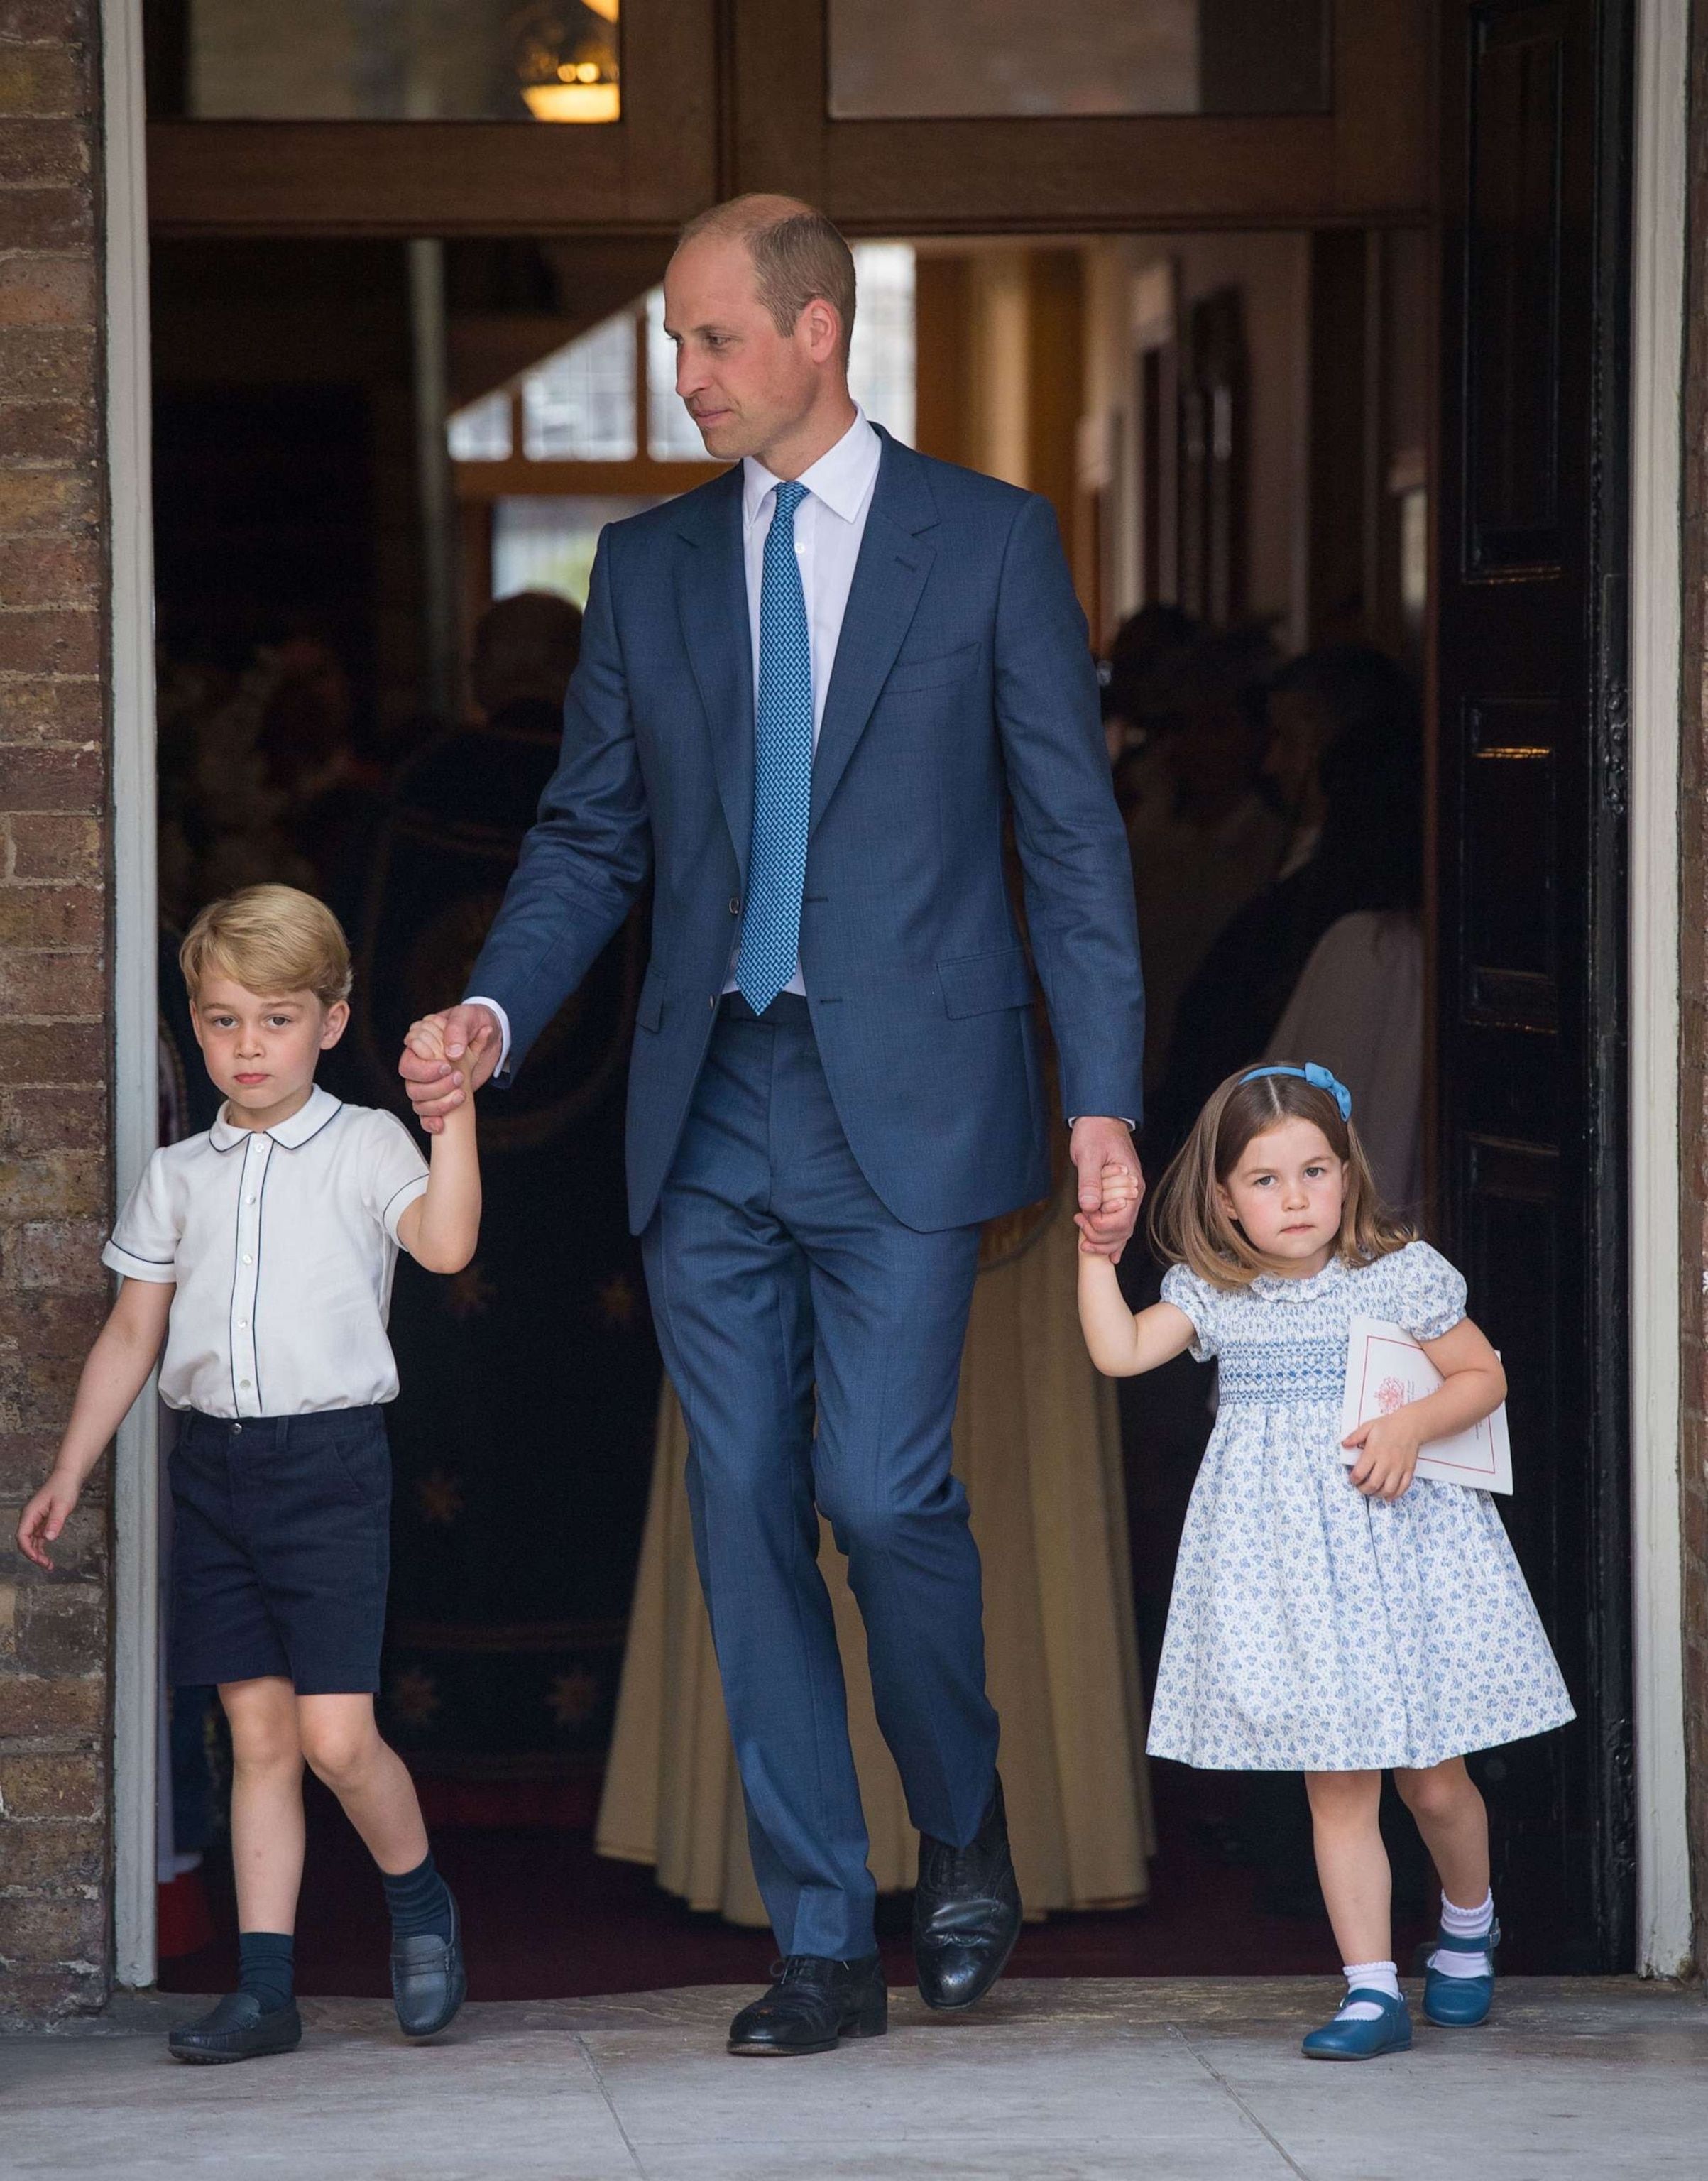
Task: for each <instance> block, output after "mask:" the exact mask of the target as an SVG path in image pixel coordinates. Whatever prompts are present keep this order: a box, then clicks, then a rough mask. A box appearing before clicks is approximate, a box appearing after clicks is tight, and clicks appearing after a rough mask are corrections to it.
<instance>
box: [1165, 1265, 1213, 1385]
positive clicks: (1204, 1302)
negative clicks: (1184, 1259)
mask: <svg viewBox="0 0 1708 2181" xmlns="http://www.w3.org/2000/svg"><path fill="white" fill-rule="evenodd" d="M1162 1300H1164V1301H1165V1302H1171V1303H1172V1304H1173V1305H1174V1306H1175V1308H1176V1310H1179V1311H1185V1313H1186V1315H1187V1317H1189V1318H1190V1319H1191V1320H1192V1323H1193V1333H1195V1334H1196V1336H1197V1337H1196V1339H1194V1340H1193V1346H1192V1354H1193V1361H1194V1362H1198V1363H1208V1362H1209V1361H1211V1360H1212V1358H1213V1357H1214V1356H1215V1353H1216V1351H1217V1350H1218V1349H1219V1348H1220V1345H1221V1342H1220V1335H1219V1333H1218V1330H1217V1323H1216V1321H1217V1318H1218V1317H1219V1316H1220V1301H1221V1297H1220V1295H1219V1293H1218V1292H1217V1290H1216V1289H1215V1288H1213V1287H1212V1286H1211V1285H1210V1284H1209V1281H1208V1280H1202V1279H1200V1278H1198V1274H1197V1273H1194V1272H1192V1271H1190V1270H1189V1269H1188V1268H1187V1267H1186V1266H1185V1265H1171V1266H1170V1267H1169V1268H1168V1270H1167V1271H1166V1272H1165V1273H1164V1274H1163V1276H1162Z"/></svg>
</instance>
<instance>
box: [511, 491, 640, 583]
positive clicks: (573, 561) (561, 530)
mask: <svg viewBox="0 0 1708 2181" xmlns="http://www.w3.org/2000/svg"><path fill="white" fill-rule="evenodd" d="M658 505H661V502H660V501H658V500H647V499H645V498H643V497H642V496H641V495H640V494H634V495H632V496H622V495H615V494H608V495H605V496H603V497H596V496H593V495H592V494H587V495H584V496H582V497H580V498H577V499H574V500H543V499H542V500H494V501H493V597H494V598H495V599H508V598H510V597H513V596H514V595H515V593H516V592H517V591H559V592H561V593H562V594H563V595H564V597H565V598H566V599H574V600H575V602H576V605H578V606H584V605H586V604H587V582H588V578H589V577H591V576H592V571H593V548H594V547H595V546H596V545H597V544H598V542H599V533H600V532H601V531H602V530H603V528H604V527H605V525H606V524H607V523H608V522H620V521H621V520H622V518H623V517H624V516H625V515H639V514H641V513H642V511H644V510H645V509H647V508H649V507H657V506H658Z"/></svg>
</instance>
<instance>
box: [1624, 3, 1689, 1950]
mask: <svg viewBox="0 0 1708 2181" xmlns="http://www.w3.org/2000/svg"><path fill="white" fill-rule="evenodd" d="M1688 63H1689V10H1688V9H1686V8H1680V7H1677V6H1674V5H1672V4H1670V0H1639V8H1638V14H1637V53H1636V120H1635V130H1634V135H1635V145H1634V153H1635V166H1636V172H1635V189H1634V205H1633V228H1634V238H1635V248H1634V260H1635V262H1634V268H1633V273H1634V281H1633V286H1634V293H1633V295H1632V309H1631V319H1632V359H1631V361H1632V370H1631V405H1632V430H1631V450H1632V464H1631V470H1632V475H1631V558H1630V593H1631V632H1630V644H1631V805H1630V844H1631V875H1630V924H1629V943H1630V963H1631V970H1630V978H1631V990H1630V1112H1631V1131H1632V1141H1631V1222H1630V1224H1631V1378H1632V1384H1631V1501H1632V1506H1631V1515H1632V1532H1633V1536H1632V1558H1633V1563H1634V1567H1633V1574H1634V1584H1633V1592H1634V1596H1633V1623H1634V1626H1633V1648H1634V1662H1633V1663H1634V1677H1633V1678H1634V1706H1635V1720H1634V1726H1635V1732H1634V1778H1633V1781H1632V1790H1633V1796H1634V1802H1635V1805H1636V1810H1635V1815H1636V1831H1637V1948H1636V1953H1637V1958H1636V1962H1635V1964H1634V1966H1635V1967H1636V1968H1637V1969H1638V1970H1639V1973H1640V1974H1644V1975H1645V1976H1678V1975H1681V1974H1686V1973H1687V1972H1688V1970H1689V1966H1690V1962H1691V1955H1692V1940H1693V1930H1692V1912H1691V1898H1690V1853H1689V1847H1690V1840H1689V1801H1688V1792H1687V1786H1686V1775H1685V1732H1684V1631H1683V1615H1684V1601H1683V1569H1682V1564H1681V1550H1680V1549H1681V1542H1682V1539H1681V1530H1682V1522H1683V1516H1682V1510H1681V1505H1680V1498H1679V1492H1680V1476H1679V1450H1680V1444H1681V1437H1682V1433H1681V1411H1680V1401H1681V1395H1682V1392H1683V1389H1682V1386H1681V1354H1682V1341H1683V1295H1682V1293H1681V1289H1680V1274H1679V1267H1680V1264H1681V1262H1683V1257H1682V1251H1681V1229H1682V1219H1681V1208H1680V1195H1681V1188H1680V1184H1681V1176H1680V1173H1679V1156H1680V1129H1679V1120H1680V1115H1679V1091H1680V1076H1679V1069H1680V1063H1681V1046H1680V1035H1679V1033H1680V1021H1681V1007H1680V1003H1681V998H1682V983H1683V979H1682V957H1681V953H1680V946H1679V936H1680V935H1679V849H1680V841H1679V831H1678V827H1679V759H1680V750H1681V743H1680V737H1681V733H1682V729H1683V717H1682V711H1681V697H1682V692H1681V687H1680V682H1681V668H1682V651H1681V644H1682V627H1681V609H1682V602H1683V575H1682V547H1683V540H1682V536H1681V527H1680V526H1681V521H1682V515H1683V494H1682V481H1683V480H1682V472H1683V442H1682V439H1681V434H1680V417H1681V413H1682V410H1683V351H1684V293H1685V250H1684V235H1685V226H1686V216H1685V215H1686V158H1687V152H1688V146H1689V64H1688Z"/></svg>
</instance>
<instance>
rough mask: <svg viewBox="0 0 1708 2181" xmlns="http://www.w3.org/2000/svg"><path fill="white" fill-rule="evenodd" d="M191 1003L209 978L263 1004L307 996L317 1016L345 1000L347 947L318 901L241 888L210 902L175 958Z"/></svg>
mask: <svg viewBox="0 0 1708 2181" xmlns="http://www.w3.org/2000/svg"><path fill="white" fill-rule="evenodd" d="M178 964H179V968H180V969H182V970H183V972H184V981H185V985H186V986H188V987H189V991H190V999H191V1001H192V1002H196V1001H197V1000H198V998H199V996H200V994H201V987H202V986H203V984H204V983H205V982H206V980H207V979H208V978H209V977H218V976H226V977H229V978H230V979H231V980H232V982H233V983H234V984H238V985H241V986H242V987H243V989H244V990H245V991H246V992H253V993H255V994H256V997H259V998H262V999H276V998H278V997H279V996H280V995H282V994H283V993H285V992H312V993H313V994H314V996H315V997H316V999H317V1000H318V1001H319V1002H320V1003H321V1005H322V1007H323V1008H329V1007H331V1006H332V1004H333V1002H334V1001H336V1000H347V999H348V998H349V997H350V942H349V941H348V940H346V939H345V937H344V927H343V925H340V924H339V920H338V919H337V918H336V917H335V916H334V915H333V913H332V911H331V910H330V909H329V908H328V907H327V905H326V903H324V902H323V901H317V900H316V899H315V897H314V896H313V895H312V894H311V893H304V892H302V891H301V890H300V887H297V886H245V887H244V888H243V890H242V892H240V893H231V894H227V895H226V896H225V897H224V899H223V900H222V901H211V902H210V903H208V904H207V908H204V909H203V910H202V912H201V914H200V915H199V916H198V917H197V918H196V921H195V923H194V924H192V925H190V929H189V930H188V931H187V932H186V933H185V938H184V944H183V946H182V947H179V950H178Z"/></svg>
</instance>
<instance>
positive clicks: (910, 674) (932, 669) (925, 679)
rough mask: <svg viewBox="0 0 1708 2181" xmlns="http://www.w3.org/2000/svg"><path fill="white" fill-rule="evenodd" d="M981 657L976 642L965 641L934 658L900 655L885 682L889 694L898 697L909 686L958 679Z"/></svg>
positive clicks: (921, 686)
mask: <svg viewBox="0 0 1708 2181" xmlns="http://www.w3.org/2000/svg"><path fill="white" fill-rule="evenodd" d="M977 659H978V645H977V644H976V643H963V644H961V646H960V648H959V649H957V650H955V651H945V652H943V653H941V654H939V655H938V656H937V657H935V658H933V659H898V660H896V662H895V665H894V666H893V667H891V669H890V673H889V676H888V678H887V679H886V680H885V682H884V695H885V696H886V697H899V696H901V695H902V694H904V693H906V691H907V690H909V689H934V688H936V687H938V686H939V683H942V682H958V681H959V680H960V679H961V676H962V675H963V674H965V673H967V671H969V670H970V669H971V668H972V665H973V663H974V662H975V660H977Z"/></svg>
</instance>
